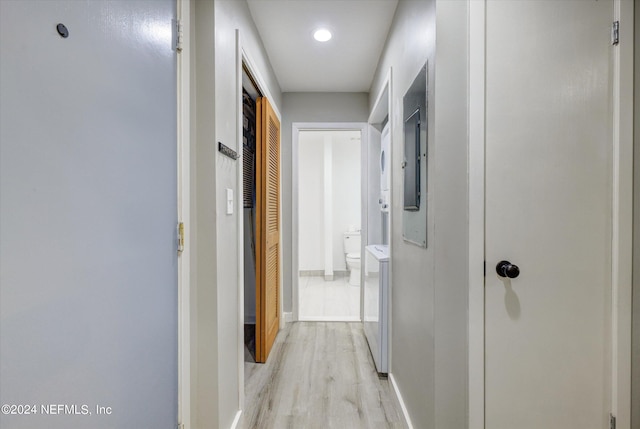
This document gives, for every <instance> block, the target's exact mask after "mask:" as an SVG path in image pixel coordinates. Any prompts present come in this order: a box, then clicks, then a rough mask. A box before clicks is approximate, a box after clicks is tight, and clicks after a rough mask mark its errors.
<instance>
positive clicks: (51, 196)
mask: <svg viewBox="0 0 640 429" xmlns="http://www.w3.org/2000/svg"><path fill="white" fill-rule="evenodd" d="M175 7H176V5H175V0H154V1H141V0H128V1H109V0H91V1H75V0H39V1H35V0H30V1H13V0H0V58H1V60H0V356H1V358H0V362H1V365H0V380H1V381H0V404H9V405H20V406H24V405H29V406H30V407H31V406H35V408H30V409H29V412H30V413H31V414H30V415H26V414H24V408H22V409H20V408H18V409H14V411H16V413H15V414H12V413H11V412H10V413H9V414H4V413H3V414H0V427H2V428H7V429H9V428H15V429H18V428H49V429H60V428H65V429H66V428H80V427H82V428H91V429H103V428H104V429H106V428H132V429H133V428H135V429H152V428H153V429H173V428H175V427H176V424H177V404H178V394H177V392H178V386H177V382H178V372H177V367H178V363H177V359H178V347H177V344H178V343H177V341H178V338H177V336H178V319H177V310H178V303H177V297H178V293H177V255H176V238H175V236H176V233H175V231H176V221H177V204H176V201H177V199H176V192H177V184H176V180H177V172H176V170H177V159H176V152H177V151H176V147H177V145H176V135H177V130H176V118H177V114H176V53H175V51H174V50H173V49H172V44H171V34H172V24H171V20H172V19H173V18H175ZM58 24H63V25H64V28H63V27H62V26H58ZM65 36H66V37H65ZM3 410H4V408H3ZM9 411H11V410H9ZM21 411H22V412H21Z"/></svg>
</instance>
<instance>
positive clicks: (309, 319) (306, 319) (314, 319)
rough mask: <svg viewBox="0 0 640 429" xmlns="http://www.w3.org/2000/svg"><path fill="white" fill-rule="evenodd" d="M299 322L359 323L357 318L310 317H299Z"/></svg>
mask: <svg viewBox="0 0 640 429" xmlns="http://www.w3.org/2000/svg"><path fill="white" fill-rule="evenodd" d="M298 320H299V321H300V322H360V317H358V316H317V317H315V316H312V317H300V318H299V319H298Z"/></svg>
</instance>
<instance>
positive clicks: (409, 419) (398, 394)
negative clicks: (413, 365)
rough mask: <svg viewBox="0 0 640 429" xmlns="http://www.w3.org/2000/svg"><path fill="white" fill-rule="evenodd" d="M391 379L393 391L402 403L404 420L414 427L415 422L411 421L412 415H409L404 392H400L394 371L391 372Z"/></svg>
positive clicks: (410, 428) (410, 426)
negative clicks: (403, 395)
mask: <svg viewBox="0 0 640 429" xmlns="http://www.w3.org/2000/svg"><path fill="white" fill-rule="evenodd" d="M389 381H391V386H392V387H393V393H394V394H395V396H396V399H397V400H398V403H399V404H400V408H401V409H402V417H403V418H404V422H405V423H406V424H407V427H408V428H409V429H413V423H411V417H410V416H409V411H408V410H407V406H406V405H405V403H404V400H403V399H402V394H401V393H400V388H398V384H397V383H396V379H395V377H394V376H393V374H392V373H389Z"/></svg>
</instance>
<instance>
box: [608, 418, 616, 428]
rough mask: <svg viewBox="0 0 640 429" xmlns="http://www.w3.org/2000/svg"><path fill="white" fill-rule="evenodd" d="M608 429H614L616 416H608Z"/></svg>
mask: <svg viewBox="0 0 640 429" xmlns="http://www.w3.org/2000/svg"><path fill="white" fill-rule="evenodd" d="M609 429H616V416H614V415H613V414H609Z"/></svg>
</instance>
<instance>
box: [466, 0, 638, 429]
mask: <svg viewBox="0 0 640 429" xmlns="http://www.w3.org/2000/svg"><path fill="white" fill-rule="evenodd" d="M486 3H487V0H484V1H469V103H468V105H469V152H468V156H469V327H468V329H469V334H468V335H469V393H468V395H469V396H468V404H469V429H482V428H484V419H485V416H484V405H485V404H484V400H485V397H484V395H485V391H484V383H485V380H484V317H485V315H484V281H485V277H484V244H485V231H484V226H485V216H484V213H485V205H484V204H485V202H484V201H485V200H484V198H485V187H484V177H485V155H484V154H485V70H486V69H485V60H486V58H485V49H486V39H485V30H486V21H485V18H486ZM614 17H615V18H614V19H615V20H619V21H620V40H621V41H620V44H619V45H618V46H615V47H612V49H614V51H613V62H614V64H613V67H614V72H613V73H614V82H613V84H614V85H613V136H612V137H613V201H612V204H613V205H612V219H613V222H612V238H613V242H612V255H611V256H612V272H611V281H612V319H613V320H612V322H613V323H612V344H611V350H612V354H611V356H612V362H611V371H612V377H611V380H612V386H611V390H612V391H611V412H612V413H613V414H614V415H615V416H616V418H617V422H616V423H617V427H618V428H619V429H630V427H631V423H630V415H631V385H630V384H631V382H630V380H631V284H632V283H631V273H632V259H631V255H632V253H631V252H632V231H633V229H632V227H633V219H632V214H633V213H632V201H633V190H632V186H633V25H634V13H633V2H632V1H628V0H614Z"/></svg>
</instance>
